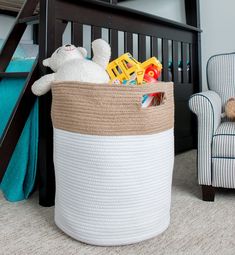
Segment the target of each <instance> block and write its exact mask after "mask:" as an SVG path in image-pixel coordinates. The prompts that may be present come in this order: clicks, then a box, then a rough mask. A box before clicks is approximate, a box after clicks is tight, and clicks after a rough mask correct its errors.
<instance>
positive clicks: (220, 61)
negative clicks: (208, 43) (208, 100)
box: [207, 52, 235, 110]
mask: <svg viewBox="0 0 235 255" xmlns="http://www.w3.org/2000/svg"><path fill="white" fill-rule="evenodd" d="M207 82H208V87H209V90H213V91H215V92H217V93H218V94H219V95H220V97H221V100H222V107H223V110H224V104H225V103H226V101H227V100H228V98H230V97H235V52H234V53H229V54H221V55H215V56H212V57H211V58H210V59H209V61H208V63H207Z"/></svg>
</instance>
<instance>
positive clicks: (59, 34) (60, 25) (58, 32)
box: [55, 20, 68, 49]
mask: <svg viewBox="0 0 235 255" xmlns="http://www.w3.org/2000/svg"><path fill="white" fill-rule="evenodd" d="M67 24H68V22H63V21H61V20H56V22H55V48H56V49H57V48H58V47H60V46H61V45H62V44H63V33H64V31H65V28H66V26H67Z"/></svg>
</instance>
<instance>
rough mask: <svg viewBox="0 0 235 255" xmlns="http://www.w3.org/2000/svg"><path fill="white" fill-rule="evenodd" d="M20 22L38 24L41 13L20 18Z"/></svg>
mask: <svg viewBox="0 0 235 255" xmlns="http://www.w3.org/2000/svg"><path fill="white" fill-rule="evenodd" d="M18 23H26V24H28V25H33V24H38V23H39V15H33V16H30V17H26V18H21V19H19V20H18Z"/></svg>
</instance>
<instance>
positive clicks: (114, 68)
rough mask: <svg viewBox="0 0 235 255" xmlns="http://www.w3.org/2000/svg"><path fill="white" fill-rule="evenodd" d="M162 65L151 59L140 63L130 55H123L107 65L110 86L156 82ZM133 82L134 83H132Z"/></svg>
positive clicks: (155, 59) (153, 58)
mask: <svg viewBox="0 0 235 255" xmlns="http://www.w3.org/2000/svg"><path fill="white" fill-rule="evenodd" d="M161 70H162V64H161V63H160V62H159V61H158V60H157V58H155V57H152V58H150V59H147V60H146V61H145V62H143V63H140V62H138V61H137V60H136V59H134V58H133V57H132V55H131V54H130V53H125V54H123V55H121V56H120V57H119V58H117V59H115V60H113V61H112V62H110V63H109V64H108V67H107V72H108V74H109V77H110V79H111V83H112V84H138V85H141V84H143V83H152V82H156V81H157V79H158V77H159V76H160V75H161ZM134 81H135V82H134Z"/></svg>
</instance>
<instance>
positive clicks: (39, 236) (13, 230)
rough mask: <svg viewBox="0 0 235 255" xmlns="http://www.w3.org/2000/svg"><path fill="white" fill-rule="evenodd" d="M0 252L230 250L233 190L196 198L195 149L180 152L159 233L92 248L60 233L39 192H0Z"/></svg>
mask: <svg viewBox="0 0 235 255" xmlns="http://www.w3.org/2000/svg"><path fill="white" fill-rule="evenodd" d="M0 254H1V255H8V254H11V255H14V254H20V255H27V254H30V255H36V254H48V255H53V254H56V255H60V254H63V255H70V254H78V255H117V254H118V255H149V254H151V255H160V254H162V255H163V254H164V255H166V254H167V255H178V254H184V255H185V254H188V255H194V254H197V255H204V254H205V255H210V254H213V255H217V254H218V255H234V254H235V192H234V191H219V192H218V193H217V194H216V201H215V202H214V203H208V202H203V201H201V199H200V189H199V187H198V185H197V183H196V152H195V151H190V152H187V153H184V154H181V155H178V156H177V157H176V160H175V171H174V180H173V190H172V211H171V225H170V227H169V228H168V230H167V231H166V232H165V233H163V234H162V235H160V236H158V237H156V238H153V239H151V240H148V241H145V242H142V243H139V244H135V245H129V246H123V247H108V248H105V247H95V246H90V245H86V244H82V243H80V242H77V241H75V240H73V239H71V238H69V237H67V236H66V235H64V234H63V233H62V232H61V231H60V230H59V229H58V228H57V227H56V226H55V224H54V222H53V208H43V207H40V206H39V205H38V200H37V194H35V195H34V196H33V197H32V198H31V199H30V200H28V201H24V202H20V203H15V204H14V203H9V202H6V201H5V200H4V198H3V196H2V194H1V195H0Z"/></svg>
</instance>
